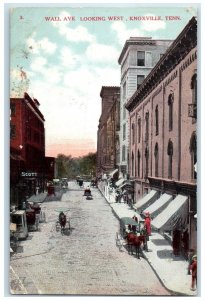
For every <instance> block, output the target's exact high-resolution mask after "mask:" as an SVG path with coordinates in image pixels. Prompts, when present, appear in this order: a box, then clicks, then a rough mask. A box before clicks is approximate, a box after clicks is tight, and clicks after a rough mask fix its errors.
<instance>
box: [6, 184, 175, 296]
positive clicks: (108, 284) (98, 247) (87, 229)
mask: <svg viewBox="0 0 205 300" xmlns="http://www.w3.org/2000/svg"><path fill="white" fill-rule="evenodd" d="M85 187H86V185H85ZM83 192H84V190H83V188H80V187H79V186H78V185H77V183H76V182H69V184H68V191H67V192H66V193H64V194H63V195H62V198H61V201H49V202H43V203H42V205H41V208H42V211H43V212H45V214H46V222H45V223H41V224H40V230H39V231H35V232H30V233H29V237H28V238H27V239H26V240H25V241H21V242H20V247H19V249H21V251H18V253H16V254H14V255H13V256H12V257H11V261H10V266H11V267H12V269H13V271H14V272H15V273H16V274H17V275H18V277H19V279H20V281H21V282H22V285H23V286H24V288H25V289H26V291H27V293H28V294H64V295H65V294H66V295H142V296H143V295H144V296H145V295H148V296H150V295H157V296H159V295H164V296H167V295H170V293H169V292H168V291H167V290H166V289H165V288H164V287H163V286H162V285H161V283H160V281H159V280H158V278H157V276H156V275H155V273H154V272H153V271H152V269H151V267H150V265H149V264H148V263H147V261H146V260H144V259H143V258H142V257H141V259H140V260H138V259H137V258H136V256H135V255H134V256H132V255H129V254H128V252H127V250H126V248H125V247H122V249H121V250H120V249H119V248H118V247H117V246H116V232H117V231H119V220H118V219H117V218H116V217H115V216H114V214H113V213H112V210H111V208H110V206H109V204H108V203H107V202H106V200H105V199H104V197H103V196H102V195H101V193H100V192H99V190H98V189H96V188H91V192H92V195H93V199H92V200H86V197H85V196H83ZM61 207H64V208H68V209H69V211H68V212H67V213H66V214H67V217H69V218H70V223H71V230H70V231H66V232H65V234H61V232H60V231H56V226H55V223H56V221H57V220H58V212H57V211H55V209H57V208H61ZM10 287H11V289H12V291H13V293H14V294H18V290H17V289H15V283H14V282H12V279H11V282H10Z"/></svg>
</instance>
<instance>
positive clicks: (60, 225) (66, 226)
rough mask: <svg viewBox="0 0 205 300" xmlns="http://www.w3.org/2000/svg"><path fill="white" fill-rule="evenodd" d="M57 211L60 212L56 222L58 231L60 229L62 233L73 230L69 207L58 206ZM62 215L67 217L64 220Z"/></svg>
mask: <svg viewBox="0 0 205 300" xmlns="http://www.w3.org/2000/svg"><path fill="white" fill-rule="evenodd" d="M55 211H56V212H58V213H59V214H58V219H57V221H56V224H55V227H56V231H60V232H61V233H62V234H65V233H68V232H69V231H70V230H71V226H70V217H69V216H68V214H67V212H68V211H69V209H68V208H65V207H60V208H56V209H55ZM61 215H64V216H65V219H64V220H63V221H62V219H61Z"/></svg>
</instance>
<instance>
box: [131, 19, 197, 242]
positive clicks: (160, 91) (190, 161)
mask: <svg viewBox="0 0 205 300" xmlns="http://www.w3.org/2000/svg"><path fill="white" fill-rule="evenodd" d="M196 47H197V21H196V19H195V18H192V19H191V20H190V22H189V23H188V24H187V26H186V27H185V28H184V30H183V31H182V32H181V33H180V34H179V36H178V37H177V38H176V40H175V41H174V42H173V43H172V45H171V46H170V48H169V49H168V50H167V52H166V53H165V54H164V56H163V57H162V58H161V59H160V61H159V62H158V63H157V64H156V66H155V67H154V68H153V70H152V71H151V72H150V73H149V75H148V76H147V77H146V79H145V80H144V81H143V83H142V85H141V86H140V88H139V89H138V90H136V92H135V93H134V94H133V96H132V97H131V98H130V100H129V101H128V103H127V104H126V108H127V109H128V111H129V122H130V128H131V133H130V144H129V148H130V161H129V173H130V176H131V178H132V179H133V180H134V181H135V198H136V209H138V210H139V211H140V210H144V209H147V210H148V211H150V212H151V214H152V217H153V221H152V224H153V226H155V227H156V228H157V229H163V230H166V229H167V230H172V229H175V228H180V229H188V231H189V233H190V247H193V248H196V219H195V217H196V207H197V202H196V163H197V147H196V140H197V133H196V119H197V115H196V107H197V48H196ZM153 191H157V192H158V197H157V198H155V199H153V201H154V202H153V203H152V201H151V196H153V195H154V193H153ZM147 194H148V195H149V194H150V199H149V196H148V195H147ZM160 195H161V196H162V198H161V197H160ZM160 198H161V200H159V199H160ZM143 199H144V200H143ZM146 201H149V203H148V202H147V205H148V206H146ZM160 201H161V204H160ZM149 205H151V206H149ZM170 205H172V207H171V206H170ZM163 220H164V221H163ZM163 222H164V223H163Z"/></svg>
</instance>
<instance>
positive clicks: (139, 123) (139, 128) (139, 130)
mask: <svg viewBox="0 0 205 300" xmlns="http://www.w3.org/2000/svg"><path fill="white" fill-rule="evenodd" d="M137 124H138V143H140V138H141V119H138V122H137Z"/></svg>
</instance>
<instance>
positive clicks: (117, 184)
mask: <svg viewBox="0 0 205 300" xmlns="http://www.w3.org/2000/svg"><path fill="white" fill-rule="evenodd" d="M124 181H125V179H124V178H121V179H119V180H118V181H116V182H115V185H116V186H117V187H119V186H120V185H121V184H123V182H124Z"/></svg>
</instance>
